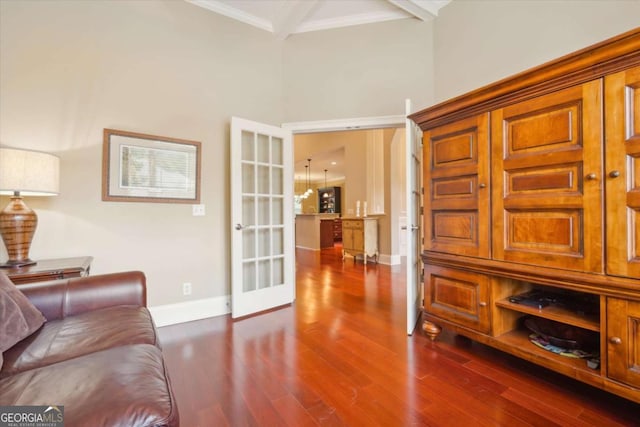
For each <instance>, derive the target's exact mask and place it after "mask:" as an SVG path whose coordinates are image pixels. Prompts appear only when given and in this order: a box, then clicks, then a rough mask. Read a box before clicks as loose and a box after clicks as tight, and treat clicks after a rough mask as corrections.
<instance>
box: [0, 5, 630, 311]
mask: <svg viewBox="0 0 640 427" xmlns="http://www.w3.org/2000/svg"><path fill="white" fill-rule="evenodd" d="M611 3H612V2H606V1H605V2H601V1H564V2H553V1H548V2H543V3H540V2H534V1H531V2H526V1H517V2H515V1H514V2H503V1H496V2H492V1H488V0H486V1H482V2H472V1H454V2H453V3H452V4H450V5H448V6H447V7H445V8H444V9H442V11H441V14H440V17H439V18H438V19H437V20H436V21H434V22H431V23H421V22H419V21H417V20H403V21H395V22H385V23H381V24H373V25H365V26H359V27H352V28H344V29H337V30H331V31H322V32H315V33H306V34H299V35H293V36H291V37H290V38H288V39H287V40H285V41H283V42H282V41H277V40H275V39H274V38H273V37H271V36H270V35H269V34H268V33H265V32H264V31H262V30H258V29H255V28H253V27H251V26H248V25H246V24H242V23H239V22H236V21H233V20H231V19H228V18H225V17H222V16H220V15H217V14H215V13H212V12H209V11H207V10H205V9H202V8H199V7H196V6H194V5H191V4H189V3H187V2H184V1H174V0H169V1H155V0H140V1H134V0H128V1H101V0H91V1H63V0H50V1H39V0H22V1H0V143H2V144H4V145H9V146H15V147H25V148H31V149H39V150H43V151H48V152H54V153H56V154H58V155H59V156H60V157H61V168H62V176H61V195H60V196H58V197H54V198H49V199H35V198H34V199H30V200H28V203H29V204H30V205H31V206H32V207H34V208H35V209H36V210H37V212H38V214H39V216H40V224H39V228H38V231H37V233H36V236H35V241H34V244H33V248H32V256H33V257H34V258H53V257H63V256H79V255H93V256H94V257H95V262H94V265H93V272H94V273H101V272H110V271H116V270H125V269H140V270H143V271H145V273H146V274H147V276H148V278H149V302H150V304H151V305H160V304H167V303H173V302H180V301H185V300H196V299H202V298H207V297H215V296H222V295H228V294H229V292H230V287H229V280H230V277H229V276H230V273H229V264H230V261H229V255H228V254H229V249H230V242H229V224H228V223H229V213H228V212H229V206H228V201H229V194H228V193H229V191H228V187H229V181H228V178H227V177H228V173H229V165H228V157H229V152H228V139H229V129H228V126H229V118H230V117H231V116H233V115H237V116H243V117H247V118H250V119H253V120H257V121H263V122H267V123H272V124H279V123H282V122H292V121H307V120H324V119H333V118H347V117H365V116H378V115H389V114H402V113H403V112H404V99H405V98H407V97H408V98H412V99H413V101H414V105H415V106H416V107H417V108H423V107H426V106H428V105H430V104H431V103H432V102H433V100H434V99H435V96H436V95H437V98H438V99H444V98H447V97H449V96H452V95H454V94H458V93H461V92H463V91H467V90H470V89H474V88H476V87H477V86H479V85H482V84H487V83H490V82H492V81H494V80H496V79H498V78H500V77H504V76H507V75H510V74H512V73H514V72H517V71H520V70H521V69H524V68H527V67H530V66H533V65H537V64H538V63H540V62H542V61H546V60H550V59H553V58H555V57H557V56H559V55H561V54H564V53H567V52H570V51H572V50H575V49H578V48H580V47H583V46H586V45H588V44H590V43H593V42H596V41H598V40H601V39H604V38H606V37H609V36H611V35H614V34H616V33H620V32H622V31H625V30H627V29H629V28H631V27H633V26H634V25H637V17H638V16H640V10H639V7H640V3H638V2H637V1H635V2H631V1H616V2H615V7H611ZM506 13H508V16H510V19H505V14H506ZM434 37H435V42H434ZM434 58H435V64H434ZM434 78H435V83H436V85H435V88H436V89H435V94H434ZM108 127H110V128H115V129H122V130H129V131H134V132H142V133H151V134H158V135H164V136H172V137H178V138H185V139H193V140H198V141H201V142H202V144H203V146H202V147H203V149H202V156H203V157H202V159H203V163H202V166H203V175H202V203H204V204H205V205H206V210H207V215H206V216H205V217H193V216H191V206H190V205H171V204H151V203H113V202H109V203H107V202H102V201H101V200H100V188H101V160H102V154H101V147H102V129H103V128H108ZM354 149H356V148H354ZM358 191H360V190H358ZM345 193H346V194H345V195H344V196H343V197H344V201H345V204H344V206H343V209H344V210H345V211H346V210H347V209H348V208H349V206H351V207H353V203H354V202H353V203H352V200H353V201H355V200H357V199H358V198H360V199H361V200H362V199H364V197H358V196H353V195H352V196H350V195H349V193H350V190H347V191H345ZM365 194H366V193H365ZM6 203H7V199H6V198H3V199H2V200H0V205H2V206H4V205H5V204H6ZM5 258H6V253H5V252H4V247H3V246H2V247H1V249H0V259H5ZM186 281H189V282H191V283H192V284H193V295H192V296H191V297H183V296H182V293H181V284H182V283H183V282H186Z"/></svg>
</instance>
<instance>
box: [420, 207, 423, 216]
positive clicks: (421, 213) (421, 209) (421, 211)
mask: <svg viewBox="0 0 640 427" xmlns="http://www.w3.org/2000/svg"><path fill="white" fill-rule="evenodd" d="M420 215H424V206H420Z"/></svg>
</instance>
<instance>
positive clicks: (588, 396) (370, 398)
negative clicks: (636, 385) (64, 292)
mask: <svg viewBox="0 0 640 427" xmlns="http://www.w3.org/2000/svg"><path fill="white" fill-rule="evenodd" d="M296 278H297V284H296V294H297V299H296V301H295V303H294V304H292V305H291V306H287V307H284V308H281V309H278V310H273V311H270V312H267V313H263V314H260V315H256V316H253V317H249V318H244V319H241V320H237V321H234V320H232V319H231V318H230V316H219V317H215V318H211V319H203V320H200V321H196V322H190V323H186V324H180V325H173V326H167V327H163V328H160V330H159V335H160V340H161V342H162V344H163V352H164V354H165V359H166V362H167V367H168V370H169V373H170V375H171V379H172V384H173V389H174V392H175V395H176V399H177V402H178V406H179V410H180V417H181V422H182V425H183V426H188V427H192V426H196V427H197V426H203V427H204V426H218V425H220V426H225V425H229V426H234V427H235V426H270V427H271V426H276V427H277V426H281V425H282V426H356V427H360V426H367V427H369V426H402V427H404V426H456V427H457V426H461V425H462V426H487V427H493V426H509V427H511V426H545V427H546V426H553V425H572V426H573V425H575V426H582V425H587V426H609V425H611V426H634V425H636V426H637V425H639V423H638V420H639V419H640V417H639V414H640V405H638V404H635V403H633V402H630V401H627V400H625V399H622V398H619V397H617V396H615V395H612V394H609V393H606V392H604V391H602V390H598V389H595V388H593V387H590V386H588V385H585V384H582V383H579V382H577V381H575V380H571V379H568V378H566V377H563V376H562V375H559V374H557V373H554V372H550V371H548V370H546V369H544V368H541V367H538V366H535V365H532V364H531V363H529V362H526V361H522V360H520V359H517V358H515V357H513V356H510V355H508V354H505V353H502V352H500V351H498V350H495V349H493V348H490V347H487V346H484V345H482V344H479V343H475V342H473V341H470V340H468V339H466V338H463V337H459V336H456V335H454V334H452V333H450V332H448V331H444V332H443V334H441V336H440V337H439V338H438V340H437V341H435V342H432V341H430V340H429V339H428V337H426V336H425V334H424V333H423V332H422V331H421V330H420V329H417V330H416V331H415V332H414V334H413V335H412V336H407V334H406V294H405V282H404V266H393V267H390V266H385V265H380V264H375V263H369V264H367V266H364V265H363V264H362V262H358V263H356V264H354V263H353V262H352V260H350V259H349V260H347V262H344V263H343V262H342V259H341V253H340V249H339V247H337V248H335V249H325V250H322V251H319V252H314V251H302V250H299V251H297V252H296Z"/></svg>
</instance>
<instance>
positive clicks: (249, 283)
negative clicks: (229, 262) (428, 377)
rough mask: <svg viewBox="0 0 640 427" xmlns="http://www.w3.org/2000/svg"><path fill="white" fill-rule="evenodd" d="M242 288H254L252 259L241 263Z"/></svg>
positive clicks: (254, 276) (254, 273) (253, 264)
mask: <svg viewBox="0 0 640 427" xmlns="http://www.w3.org/2000/svg"><path fill="white" fill-rule="evenodd" d="M242 290H243V291H244V292H250V291H255V290H256V263H255V262H254V261H249V262H244V263H242Z"/></svg>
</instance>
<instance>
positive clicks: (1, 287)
mask: <svg viewBox="0 0 640 427" xmlns="http://www.w3.org/2000/svg"><path fill="white" fill-rule="evenodd" d="M44 322H45V318H44V316H43V315H42V313H40V311H38V309H37V308H35V307H34V305H33V304H32V303H31V301H29V300H28V299H27V297H25V296H24V295H23V294H22V292H20V291H19V290H18V288H16V285H14V284H13V283H12V282H11V280H9V278H8V277H7V276H6V275H5V274H4V273H3V272H0V354H1V353H2V352H4V351H6V350H7V349H9V348H10V347H12V346H13V345H14V344H15V343H17V342H18V341H20V340H22V339H24V338H26V337H28V336H29V335H31V334H32V333H33V332H34V331H35V330H37V329H38V328H39V327H40V326H42V324H43V323H44ZM1 367H2V356H1V355H0V368H1Z"/></svg>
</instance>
